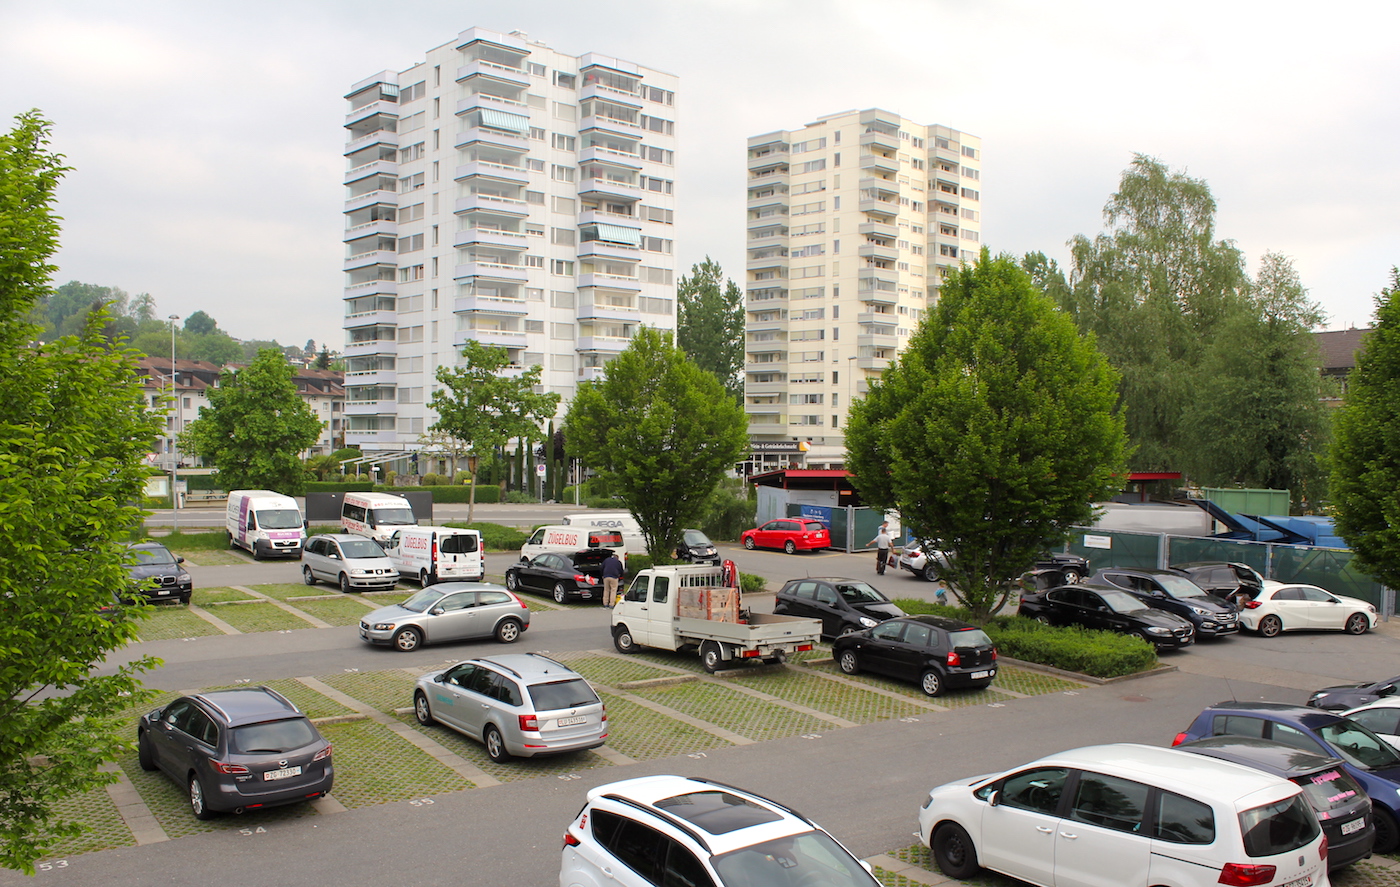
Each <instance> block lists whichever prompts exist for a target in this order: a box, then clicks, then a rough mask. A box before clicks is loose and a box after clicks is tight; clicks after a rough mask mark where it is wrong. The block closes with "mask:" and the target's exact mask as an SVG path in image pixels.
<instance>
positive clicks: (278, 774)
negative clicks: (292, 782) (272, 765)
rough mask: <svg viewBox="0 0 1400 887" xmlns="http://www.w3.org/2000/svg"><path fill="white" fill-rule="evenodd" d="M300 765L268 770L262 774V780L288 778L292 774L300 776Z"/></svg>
mask: <svg viewBox="0 0 1400 887" xmlns="http://www.w3.org/2000/svg"><path fill="white" fill-rule="evenodd" d="M300 775H301V768H300V767H287V768H286V769H283V770H268V771H267V772H266V773H264V774H263V781H264V782H271V781H272V780H274V779H290V778H291V777H293V776H300Z"/></svg>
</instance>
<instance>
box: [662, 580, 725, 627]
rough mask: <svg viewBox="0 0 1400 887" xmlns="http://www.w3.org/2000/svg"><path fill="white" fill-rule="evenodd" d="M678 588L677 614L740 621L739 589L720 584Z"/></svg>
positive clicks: (695, 617)
mask: <svg viewBox="0 0 1400 887" xmlns="http://www.w3.org/2000/svg"><path fill="white" fill-rule="evenodd" d="M677 590H678V592H679V597H677V599H676V615H677V616H680V617H682V618H684V619H705V620H708V621H710V622H738V621H739V589H737V588H730V587H729V586H726V585H719V586H682V587H681V588H679V589H677Z"/></svg>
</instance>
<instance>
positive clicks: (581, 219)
mask: <svg viewBox="0 0 1400 887" xmlns="http://www.w3.org/2000/svg"><path fill="white" fill-rule="evenodd" d="M599 222H602V223H603V224H604V225H623V226H625V227H628V228H636V227H638V226H639V225H640V224H641V222H642V220H641V219H640V218H639V217H637V216H636V215H631V214H627V215H624V214H623V213H610V212H608V211H607V210H602V209H585V210H583V211H581V212H580V213H579V214H578V223H579V224H580V225H596V224H598V223H599Z"/></svg>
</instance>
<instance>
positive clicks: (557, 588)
mask: <svg viewBox="0 0 1400 887" xmlns="http://www.w3.org/2000/svg"><path fill="white" fill-rule="evenodd" d="M568 599H569V593H568V592H567V591H565V590H564V583H562V582H556V583H554V602H555V603H556V604H562V603H564V602H565V601H567V600H568Z"/></svg>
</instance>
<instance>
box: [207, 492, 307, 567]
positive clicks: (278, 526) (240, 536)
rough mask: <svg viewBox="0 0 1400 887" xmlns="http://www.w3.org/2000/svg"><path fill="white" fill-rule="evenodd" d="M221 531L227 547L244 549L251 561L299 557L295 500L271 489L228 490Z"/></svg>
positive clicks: (301, 525) (300, 531)
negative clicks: (249, 552) (227, 541)
mask: <svg viewBox="0 0 1400 887" xmlns="http://www.w3.org/2000/svg"><path fill="white" fill-rule="evenodd" d="M224 529H225V530H226V531H227V532H228V539H229V544H230V545H236V546H238V547H239V548H246V549H248V550H249V551H251V552H252V553H253V557H254V558H264V557H298V558H299V557H301V546H302V543H303V542H305V541H306V521H304V520H303V519H302V516H301V509H300V508H298V507H297V500H295V499H293V498H292V497H291V496H283V495H282V494H281V493H274V492H273V491H272V490H232V491H230V492H229V494H228V510H227V511H226V512H225V518H224Z"/></svg>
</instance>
